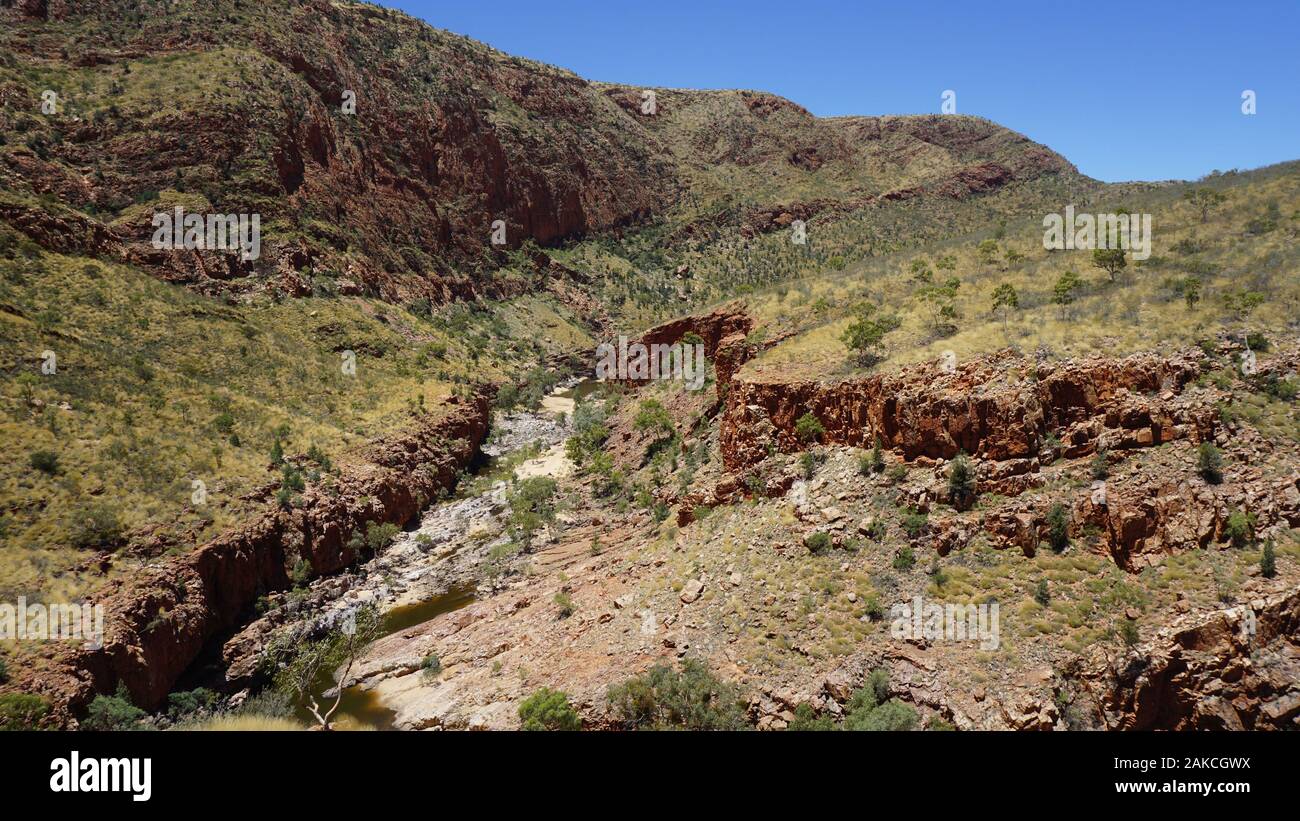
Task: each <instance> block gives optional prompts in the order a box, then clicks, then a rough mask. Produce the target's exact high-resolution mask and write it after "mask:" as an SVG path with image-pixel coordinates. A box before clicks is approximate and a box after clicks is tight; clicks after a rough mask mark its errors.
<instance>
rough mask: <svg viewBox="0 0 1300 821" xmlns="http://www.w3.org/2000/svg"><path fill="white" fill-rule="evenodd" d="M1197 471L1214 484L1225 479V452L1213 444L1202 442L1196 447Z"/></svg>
mask: <svg viewBox="0 0 1300 821" xmlns="http://www.w3.org/2000/svg"><path fill="white" fill-rule="evenodd" d="M1196 472H1197V473H1199V474H1201V477H1202V478H1203V479H1205V481H1207V482H1209V483H1210V484H1212V485H1217V484H1218V483H1219V482H1222V481H1223V454H1221V453H1220V452H1219V449H1218V448H1216V447H1215V446H1214V445H1213V444H1211V443H1209V442H1202V443H1201V446H1200V447H1199V448H1197V449H1196Z"/></svg>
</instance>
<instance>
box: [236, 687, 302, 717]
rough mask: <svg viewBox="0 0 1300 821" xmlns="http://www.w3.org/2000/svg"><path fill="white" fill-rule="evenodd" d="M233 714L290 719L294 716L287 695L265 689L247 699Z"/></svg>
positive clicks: (291, 703) (291, 700)
mask: <svg viewBox="0 0 1300 821" xmlns="http://www.w3.org/2000/svg"><path fill="white" fill-rule="evenodd" d="M235 713H236V715H241V716H261V717H263V718H291V717H292V716H293V714H294V706H293V699H292V697H291V696H289V694H288V693H282V692H280V691H279V690H272V689H267V690H263V691H262V692H260V693H258V694H257V695H255V696H252V697H251V698H249V699H248V700H247V701H245V702H244V703H243V704H242V705H240V707H239V709H238V710H236V711H235Z"/></svg>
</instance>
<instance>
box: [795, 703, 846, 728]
mask: <svg viewBox="0 0 1300 821" xmlns="http://www.w3.org/2000/svg"><path fill="white" fill-rule="evenodd" d="M786 729H787V730H792V731H794V732H805V733H806V732H828V731H830V730H834V729H835V722H834V721H833V720H832V719H831V717H830V716H828V715H823V716H818V715H817V714H816V713H814V712H813V708H812V705H810V704H806V703H805V704H800V705H799V706H798V707H795V708H794V721H791V722H790V723H789V724H788V725H787V726H786Z"/></svg>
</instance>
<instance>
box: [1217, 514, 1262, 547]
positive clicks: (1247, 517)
mask: <svg viewBox="0 0 1300 821" xmlns="http://www.w3.org/2000/svg"><path fill="white" fill-rule="evenodd" d="M1223 532H1224V534H1225V535H1226V536H1227V537H1228V540H1229V541H1231V542H1232V546H1233V547H1245V546H1246V545H1248V544H1250V543H1251V542H1253V541H1254V540H1255V514H1253V513H1243V512H1242V511H1240V510H1234V511H1232V513H1230V514H1228V521H1227V523H1226V524H1225V525H1224V527H1223Z"/></svg>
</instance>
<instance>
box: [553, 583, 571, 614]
mask: <svg viewBox="0 0 1300 821" xmlns="http://www.w3.org/2000/svg"><path fill="white" fill-rule="evenodd" d="M555 604H556V606H557V607H559V608H560V611H559V616H560V618H562V619H567V618H568V617H569V616H572V615H573V611H574V604H573V597H572V596H570V595H569V594H568V593H565V592H564V591H563V590H561V591H560V592H559V593H556V594H555Z"/></svg>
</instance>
